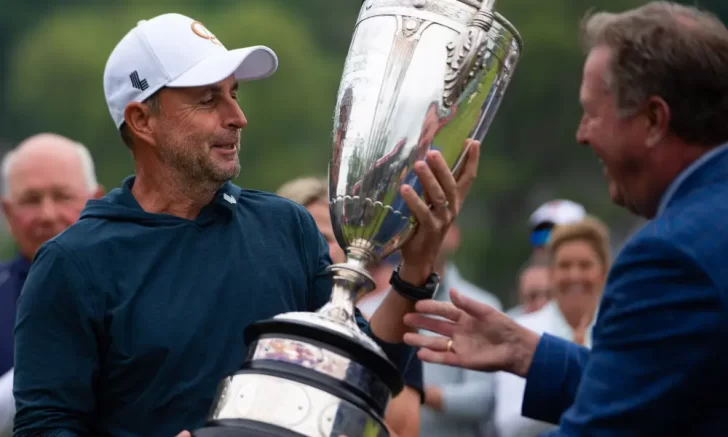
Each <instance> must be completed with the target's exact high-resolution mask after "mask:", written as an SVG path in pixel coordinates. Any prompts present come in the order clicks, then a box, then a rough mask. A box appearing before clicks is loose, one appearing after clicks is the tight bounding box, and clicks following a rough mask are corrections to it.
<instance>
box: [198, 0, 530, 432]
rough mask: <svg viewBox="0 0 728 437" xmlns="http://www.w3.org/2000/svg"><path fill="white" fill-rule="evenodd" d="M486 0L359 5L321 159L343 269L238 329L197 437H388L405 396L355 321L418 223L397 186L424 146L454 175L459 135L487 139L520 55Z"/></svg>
mask: <svg viewBox="0 0 728 437" xmlns="http://www.w3.org/2000/svg"><path fill="white" fill-rule="evenodd" d="M494 3H495V1H494V0H485V1H481V0H366V1H364V3H363V5H362V8H361V12H360V14H359V17H358V20H357V23H356V28H355V31H354V36H353V39H352V42H351V45H350V48H349V53H348V56H347V58H346V63H345V66H344V72H343V75H342V78H341V84H340V88H339V93H338V98H337V104H336V110H335V116H334V120H335V123H334V131H333V138H332V141H333V146H332V157H331V162H330V163H329V197H330V207H331V218H332V223H333V226H334V230H335V233H336V237H337V240H338V242H339V244H340V245H341V247H343V248H344V249H345V250H346V253H347V261H346V263H342V264H335V265H332V266H330V268H329V271H330V274H331V275H332V277H333V290H332V294H331V299H330V300H329V302H328V303H327V304H326V305H325V306H324V307H323V308H321V309H320V310H319V311H317V312H315V313H313V312H311V313H309V312H299V313H287V314H281V315H279V316H276V317H274V318H273V319H269V320H265V321H262V322H258V323H254V324H252V325H251V326H249V327H248V329H247V330H246V332H245V337H246V343H247V344H248V348H249V350H248V356H247V358H246V361H245V363H243V365H242V368H241V370H240V371H239V372H237V373H236V374H234V375H231V376H229V377H227V378H225V379H224V380H223V381H221V383H220V388H219V391H218V394H217V397H216V398H215V404H214V405H213V408H212V411H211V414H210V417H209V420H208V422H207V425H206V427H205V428H202V429H199V430H196V431H195V432H194V435H195V436H196V437H209V436H248V437H258V436H269V437H289V436H290V437H304V436H305V437H342V436H345V437H386V436H389V433H388V431H387V428H386V427H385V425H384V423H383V417H384V413H385V410H386V408H387V404H388V403H389V401H390V399H391V397H392V396H393V395H396V394H397V393H398V392H399V391H400V390H401V389H402V387H403V382H402V378H401V375H400V373H399V371H398V370H397V368H396V367H395V366H394V365H393V364H392V363H391V361H389V359H388V358H387V357H386V356H385V354H384V353H383V352H382V350H381V348H380V347H379V346H378V345H377V344H376V343H375V342H374V341H373V340H372V339H371V338H370V337H368V336H367V335H366V334H364V333H363V332H362V331H361V330H360V329H359V327H358V326H357V324H356V321H355V318H354V314H355V305H354V302H355V299H356V298H357V296H359V295H360V294H361V293H366V292H368V291H371V290H372V289H373V288H374V281H373V280H372V278H371V276H370V275H369V274H368V273H367V266H368V265H369V264H370V263H373V262H376V261H379V260H381V259H383V258H386V257H387V256H388V255H390V254H391V253H393V252H394V251H396V250H397V249H398V248H399V247H401V245H402V244H403V243H404V242H405V241H406V240H407V238H408V236H409V235H410V234H411V233H412V230H413V229H414V228H415V226H416V223H415V220H414V218H413V217H412V214H411V213H410V211H409V210H408V208H407V206H406V204H405V203H404V200H403V199H402V198H401V197H400V194H399V189H400V187H401V186H402V184H410V185H412V186H413V187H414V188H415V189H416V190H419V191H418V192H419V193H420V194H421V193H422V188H421V186H420V184H419V182H418V180H417V177H416V176H415V174H414V172H413V165H414V163H415V162H416V161H418V160H422V159H424V158H425V154H426V152H427V151H428V150H430V149H437V150H439V151H440V152H441V153H442V154H443V156H444V158H445V160H446V161H447V162H448V164H449V165H450V168H451V169H452V171H453V172H456V171H457V170H458V167H459V165H460V163H461V161H462V158H463V156H464V155H465V152H466V151H465V144H466V140H467V139H468V138H472V139H476V140H479V141H482V140H483V138H484V137H485V135H486V133H487V131H488V128H489V126H490V125H491V122H492V121H493V118H494V116H495V114H496V111H497V110H498V107H499V105H500V102H501V99H502V97H503V94H504V92H505V91H506V88H507V87H508V84H509V82H510V80H511V77H512V75H513V71H514V69H515V67H516V64H517V61H518V59H519V57H520V55H521V46H522V41H521V37H520V35H519V34H518V31H517V30H516V29H515V28H514V27H513V26H512V25H511V24H510V23H509V22H508V21H507V20H506V19H505V18H503V17H502V16H501V15H499V14H498V13H497V12H495V11H494V9H493V8H494Z"/></svg>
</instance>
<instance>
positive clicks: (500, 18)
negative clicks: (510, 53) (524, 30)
mask: <svg viewBox="0 0 728 437" xmlns="http://www.w3.org/2000/svg"><path fill="white" fill-rule="evenodd" d="M493 16H494V18H495V19H496V21H498V23H500V24H501V25H503V27H505V28H506V29H508V31H509V32H510V33H511V35H513V39H515V40H516V43H517V44H518V51H519V52H520V51H522V50H523V37H522V36H521V32H519V31H518V28H517V27H516V26H515V25H514V24H513V23H511V22H510V21H508V19H507V18H506V17H504V16H503V15H501V13H500V12H495V11H494V12H493Z"/></svg>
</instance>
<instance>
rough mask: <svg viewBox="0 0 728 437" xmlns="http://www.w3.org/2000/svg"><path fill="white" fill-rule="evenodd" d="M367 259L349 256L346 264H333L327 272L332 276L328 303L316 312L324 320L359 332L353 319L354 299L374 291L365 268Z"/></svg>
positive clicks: (372, 280)
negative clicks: (324, 318)
mask: <svg viewBox="0 0 728 437" xmlns="http://www.w3.org/2000/svg"><path fill="white" fill-rule="evenodd" d="M368 261H369V260H368V259H367V258H360V257H355V256H351V255H350V256H349V257H348V259H347V262H346V263H340V264H333V265H331V266H329V267H328V268H327V272H328V273H331V274H333V278H332V281H333V287H332V290H331V297H330V298H329V301H328V302H327V303H326V304H325V305H324V306H323V307H321V309H320V310H318V311H317V312H318V313H319V314H321V315H323V316H325V317H326V318H328V319H330V320H332V321H335V322H338V323H342V324H345V325H347V326H348V327H349V328H350V329H353V330H355V331H359V327H358V326H357V324H356V318H355V317H354V314H355V308H356V298H357V296H359V295H360V294H361V293H367V292H369V291H372V290H374V287H375V283H374V279H373V278H372V277H371V275H370V274H369V273H368V272H367V270H366V268H365V266H366V264H367V263H368Z"/></svg>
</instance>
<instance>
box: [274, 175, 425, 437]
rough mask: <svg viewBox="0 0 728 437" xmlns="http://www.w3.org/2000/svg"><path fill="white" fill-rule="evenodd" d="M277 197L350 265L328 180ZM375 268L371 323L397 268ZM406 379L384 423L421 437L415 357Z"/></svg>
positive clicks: (292, 185)
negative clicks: (299, 211)
mask: <svg viewBox="0 0 728 437" xmlns="http://www.w3.org/2000/svg"><path fill="white" fill-rule="evenodd" d="M277 194H278V195H280V196H282V197H285V198H287V199H290V200H292V201H294V202H296V203H298V204H300V205H303V206H304V207H305V208H306V209H307V210H308V212H309V213H311V215H312V216H313V218H314V220H315V221H316V225H317V226H318V228H319V230H320V231H321V234H323V236H324V238H326V241H327V242H328V243H329V253H330V254H331V259H332V261H333V262H334V263H343V262H346V254H345V253H344V250H343V249H342V248H341V246H339V243H338V242H337V241H336V237H335V236H334V228H333V226H332V225H331V214H330V213H329V190H328V183H327V181H326V179H323V178H315V177H303V178H298V179H294V180H292V181H289V182H287V183H285V184H283V185H282V186H281V187H280V188H279V189H278V191H277ZM396 259H397V260H399V257H396ZM372 267H373V268H372ZM372 267H370V268H369V271H370V274H371V275H372V278H373V279H374V282H375V284H376V286H375V287H376V288H375V290H374V291H372V292H371V293H369V294H367V295H365V297H369V296H370V295H371V294H373V293H377V294H375V295H374V297H373V298H370V299H369V300H368V302H369V303H373V305H368V306H367V307H366V308H365V309H362V308H361V305H358V306H359V308H360V310H361V311H362V313H363V315H364V317H366V318H367V319H369V318H370V317H371V316H372V314H374V311H376V309H377V307H378V306H379V304H380V303H381V302H382V300H383V297H384V296H386V293H387V290H388V289H389V278H390V277H391V275H392V270H393V268H394V267H392V266H391V261H390V259H389V258H388V259H387V260H385V261H382V262H380V263H378V265H376V266H372ZM403 377H404V381H405V388H404V390H402V392H401V393H400V394H399V395H397V396H396V397H395V398H393V399H392V401H391V402H390V404H389V406H388V407H387V412H386V415H385V418H384V420H385V423H386V424H387V426H388V427H389V429H390V431H391V433H392V437H418V436H419V435H420V434H419V429H420V423H419V417H420V404H421V402H422V398H423V395H424V394H423V392H422V390H423V388H422V361H420V360H419V359H418V358H417V357H414V356H413V357H412V361H411V362H410V364H409V366H408V367H407V369H406V370H405V372H404V374H403Z"/></svg>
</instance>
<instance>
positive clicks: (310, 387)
mask: <svg viewBox="0 0 728 437" xmlns="http://www.w3.org/2000/svg"><path fill="white" fill-rule="evenodd" d="M321 318H322V316H321V315H320V314H317V313H290V314H282V315H280V316H277V317H275V318H273V319H269V320H265V321H262V322H258V323H255V324H253V325H251V326H250V327H249V328H248V329H247V330H246V332H245V338H246V343H248V344H249V352H248V357H247V358H246V360H245V363H243V366H242V369H241V370H240V371H239V372H237V373H236V374H235V375H232V376H230V377H228V378H225V379H224V380H223V381H222V382H221V384H220V387H219V389H218V394H217V396H216V405H215V406H214V407H213V412H212V414H211V416H210V418H209V420H208V422H207V424H206V425H205V427H204V428H202V429H198V430H195V432H194V433H193V436H194V437H210V436H212V437H215V436H222V437H225V436H231V437H232V436H243V435H245V436H253V437H255V436H261V437H268V436H271V437H339V436H341V435H345V436H348V437H388V436H389V433H388V431H387V428H386V426H385V425H384V421H383V416H384V412H385V410H386V407H387V404H388V403H389V400H390V397H391V395H392V393H399V391H401V390H402V388H403V386H404V384H403V381H402V377H401V375H400V373H399V370H398V369H397V368H396V366H394V364H392V362H391V361H389V359H387V357H386V356H385V355H384V354H383V352H382V351H381V349H379V347H378V346H377V345H376V343H373V342H372V343H369V341H364V342H362V341H359V334H360V333H361V331H359V332H351V333H350V335H342V334H343V333H342V332H341V331H342V329H341V325H337V329H336V330H333V329H329V328H328V327H327V326H326V325H327V324H326V323H323V322H321V320H320V319H321ZM323 318H324V319H325V317H323ZM349 329H351V328H349ZM357 331H358V329H357ZM361 334H362V335H364V334H363V333H361ZM367 340H371V339H370V338H368V337H367Z"/></svg>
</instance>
